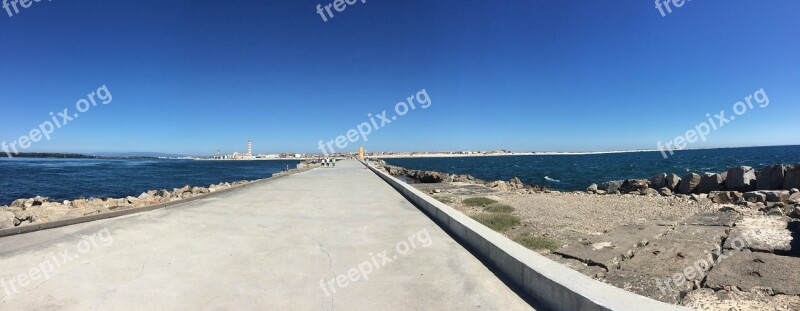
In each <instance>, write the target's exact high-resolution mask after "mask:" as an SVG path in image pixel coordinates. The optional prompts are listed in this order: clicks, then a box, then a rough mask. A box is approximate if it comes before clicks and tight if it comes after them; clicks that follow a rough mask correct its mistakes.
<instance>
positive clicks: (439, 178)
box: [374, 160, 550, 193]
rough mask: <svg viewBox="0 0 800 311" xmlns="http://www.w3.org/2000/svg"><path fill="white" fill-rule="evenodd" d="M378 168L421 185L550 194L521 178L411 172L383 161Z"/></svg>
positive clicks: (544, 188) (377, 162) (547, 190)
mask: <svg viewBox="0 0 800 311" xmlns="http://www.w3.org/2000/svg"><path fill="white" fill-rule="evenodd" d="M374 163H375V164H376V165H377V166H379V167H383V169H384V170H386V172H388V173H389V174H390V175H393V176H404V177H406V178H411V179H413V180H415V181H417V182H419V183H424V184H430V183H464V184H474V185H484V186H487V187H489V188H491V189H494V190H498V191H514V192H519V193H539V192H550V190H549V189H547V188H546V187H542V186H539V185H530V184H525V183H523V182H522V181H521V180H520V179H519V178H517V177H514V178H512V179H511V180H508V181H505V180H494V181H487V180H482V179H479V178H475V177H472V176H471V175H468V174H464V175H460V174H447V173H442V172H436V171H424V170H411V169H407V168H404V167H399V166H393V165H388V164H386V162H384V161H383V160H377V161H375V162H374Z"/></svg>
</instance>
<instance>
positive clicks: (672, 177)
mask: <svg viewBox="0 0 800 311" xmlns="http://www.w3.org/2000/svg"><path fill="white" fill-rule="evenodd" d="M666 182H667V188H669V190H673V191H674V190H675V189H676V188H678V185H679V184H680V183H681V177H680V176H678V174H667V179H666Z"/></svg>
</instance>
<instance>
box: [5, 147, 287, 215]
mask: <svg viewBox="0 0 800 311" xmlns="http://www.w3.org/2000/svg"><path fill="white" fill-rule="evenodd" d="M299 162H300V161H297V160H270V161H193V160H116V159H31V158H13V159H9V158H0V205H3V204H9V203H10V202H12V201H13V200H15V199H19V198H30V197H34V196H36V195H41V196H43V197H49V198H51V199H54V200H71V199H75V198H79V197H85V198H89V197H98V198H100V197H124V196H128V195H135V196H138V195H139V194H141V193H142V192H145V191H147V190H156V189H170V190H171V189H172V188H180V187H183V186H185V185H192V186H205V187H207V186H208V185H210V184H217V183H220V182H233V181H239V180H253V179H260V178H266V177H270V176H272V174H273V173H276V172H280V171H281V170H283V169H285V168H286V167H287V165H288V167H289V168H294V167H295V166H296V165H297V163H299Z"/></svg>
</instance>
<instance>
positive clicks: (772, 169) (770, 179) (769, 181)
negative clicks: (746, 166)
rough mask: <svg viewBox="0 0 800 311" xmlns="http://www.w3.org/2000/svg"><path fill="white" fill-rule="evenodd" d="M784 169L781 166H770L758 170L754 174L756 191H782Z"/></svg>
mask: <svg viewBox="0 0 800 311" xmlns="http://www.w3.org/2000/svg"><path fill="white" fill-rule="evenodd" d="M785 174H786V168H785V167H784V166H783V165H781V164H776V165H771V166H767V167H764V168H762V169H760V170H758V174H756V189H758V190H780V189H783V180H784V179H785Z"/></svg>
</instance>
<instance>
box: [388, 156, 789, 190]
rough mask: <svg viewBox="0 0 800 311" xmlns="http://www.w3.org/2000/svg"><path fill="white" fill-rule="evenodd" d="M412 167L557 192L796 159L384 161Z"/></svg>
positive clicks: (503, 158) (561, 158)
mask: <svg viewBox="0 0 800 311" xmlns="http://www.w3.org/2000/svg"><path fill="white" fill-rule="evenodd" d="M385 160H386V162H387V163H389V164H392V165H397V166H402V167H405V168H410V169H417V170H432V171H440V172H446V173H451V174H452V173H456V174H470V175H472V176H475V177H477V178H481V179H487V180H509V179H511V178H512V177H515V176H516V177H519V178H520V179H521V180H522V181H523V182H524V183H526V184H538V185H543V186H547V187H550V188H551V189H559V190H583V189H586V187H587V186H589V185H590V184H591V183H600V182H603V181H608V180H616V179H627V178H650V177H651V176H653V175H655V174H659V173H676V174H678V175H681V176H682V175H684V174H686V173H687V172H697V173H705V172H722V171H725V170H727V168H728V167H733V166H739V165H747V166H752V167H755V168H760V167H763V166H767V165H770V164H776V163H783V164H792V163H800V146H781V147H752V148H729V149H708V150H686V151H677V152H676V153H675V155H673V156H671V157H669V158H668V159H666V160H665V159H664V158H663V157H662V156H661V153H660V152H631V153H613V154H588V155H526V156H496V157H458V158H411V159H385Z"/></svg>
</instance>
